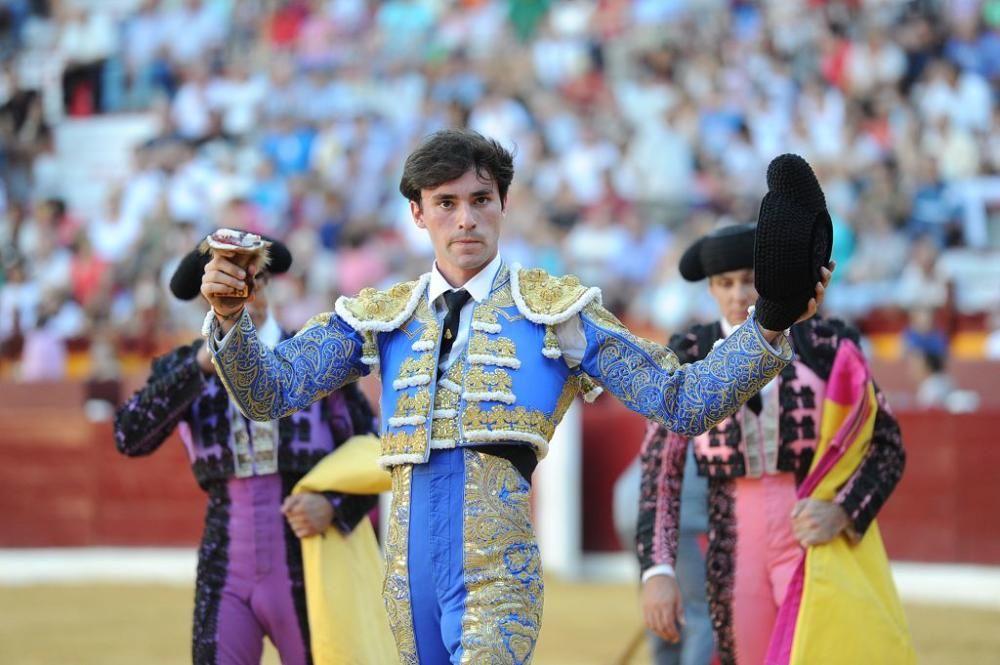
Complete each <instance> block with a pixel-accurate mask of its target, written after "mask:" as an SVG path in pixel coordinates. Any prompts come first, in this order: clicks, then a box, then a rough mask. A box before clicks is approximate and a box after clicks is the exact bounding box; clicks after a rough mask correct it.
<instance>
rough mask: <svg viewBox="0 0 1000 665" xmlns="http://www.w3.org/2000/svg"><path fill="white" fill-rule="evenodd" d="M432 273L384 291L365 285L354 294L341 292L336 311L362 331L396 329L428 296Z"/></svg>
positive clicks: (349, 323) (353, 326) (348, 322)
mask: <svg viewBox="0 0 1000 665" xmlns="http://www.w3.org/2000/svg"><path fill="white" fill-rule="evenodd" d="M429 281H430V273H427V274H425V275H421V277H420V279H417V280H414V281H412V282H401V283H399V284H396V285H395V286H393V287H391V288H389V289H386V290H384V291H380V290H378V289H362V291H361V292H360V293H359V294H358V295H357V296H356V297H354V298H347V297H344V296H341V297H340V298H338V299H337V304H336V307H335V309H336V311H337V314H338V315H339V316H340V318H342V319H344V321H346V322H347V324H348V325H350V326H351V327H352V328H354V329H355V330H357V331H358V332H389V331H390V330H395V329H396V328H399V327H400V326H401V325H403V324H404V323H406V321H407V320H408V319H409V318H410V317H411V316H412V315H413V312H414V310H415V309H416V308H417V305H418V304H419V303H420V298H422V297H426V294H427V283H428V282H429Z"/></svg>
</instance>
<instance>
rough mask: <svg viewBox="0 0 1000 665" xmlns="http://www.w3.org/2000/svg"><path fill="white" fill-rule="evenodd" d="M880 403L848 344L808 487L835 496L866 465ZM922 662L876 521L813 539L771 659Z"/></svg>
mask: <svg viewBox="0 0 1000 665" xmlns="http://www.w3.org/2000/svg"><path fill="white" fill-rule="evenodd" d="M877 408H878V403H877V399H876V397H875V388H874V384H873V383H872V381H871V377H870V375H869V373H868V369H867V366H866V365H865V363H864V357H863V356H862V355H861V352H860V350H859V349H858V348H857V347H856V346H855V345H854V344H849V343H843V344H841V346H840V348H839V349H838V352H837V357H836V359H835V362H834V369H833V371H832V372H831V376H830V381H829V383H828V387H827V396H826V399H825V400H824V402H823V415H822V418H821V424H820V440H819V444H818V446H817V449H816V455H815V457H814V458H813V462H812V466H811V468H810V472H809V477H807V478H806V480H805V481H804V482H803V487H802V489H803V490H804V491H808V495H809V496H810V497H811V498H814V499H821V500H823V501H833V500H834V499H835V498H836V496H837V493H838V491H839V490H840V488H842V487H843V486H844V484H845V483H846V482H847V480H848V479H849V478H850V477H851V475H852V474H853V473H854V471H855V469H857V468H858V466H860V464H861V462H862V461H863V459H864V457H865V454H866V453H867V452H868V448H869V446H870V445H871V439H872V432H873V430H874V425H875V413H876V410H877ZM838 451H842V452H838ZM809 487H811V488H812V489H811V491H809V490H808V489H807V488H809ZM797 582H798V583H799V584H800V585H801V586H799V584H797ZM797 591H800V593H801V595H799V594H797V593H796V592H797ZM796 602H798V603H799V605H798V607H797V608H796V609H797V612H796V609H792V608H794V606H795V604H796ZM786 614H787V618H788V619H789V620H790V621H791V622H792V623H791V624H786V626H790V625H794V631H793V632H792V634H791V635H789V633H788V632H787V631H783V630H782V623H783V617H784V615H786ZM789 637H791V644H789V643H788V639H789ZM780 642H784V648H781V645H780ZM789 647H790V649H789ZM916 662H917V658H916V652H915V651H914V649H913V645H912V643H911V639H910V631H909V628H908V627H907V622H906V616H905V615H904V614H903V607H902V605H901V603H900V601H899V596H898V595H897V594H896V586H895V584H894V583H893V579H892V571H891V570H890V569H889V559H888V557H887V556H886V553H885V548H884V546H883V545H882V536H881V534H880V533H879V528H878V524H877V523H876V521H874V520H873V521H872V523H871V524H870V525H869V527H868V530H867V531H866V532H865V534H864V536H863V537H862V538H861V540H860V542H857V543H852V542H850V541H849V540H848V539H847V538H846V537H838V538H834V539H833V540H831V541H830V542H828V543H825V544H823V545H818V546H815V547H809V548H808V549H807V550H806V553H805V561H804V564H803V568H802V570H801V577H799V576H798V575H797V576H796V578H795V579H793V582H792V585H791V586H790V588H789V591H788V595H787V596H786V598H785V601H784V603H783V605H782V608H781V610H780V611H779V620H778V626H777V627H776V629H775V635H773V636H772V642H771V653H769V654H768V660H767V665H786V664H787V665H855V664H857V663H878V664H879V665H913V664H915V663H916Z"/></svg>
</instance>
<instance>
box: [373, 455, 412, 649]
mask: <svg viewBox="0 0 1000 665" xmlns="http://www.w3.org/2000/svg"><path fill="white" fill-rule="evenodd" d="M412 471H413V467H411V466H410V465H408V464H404V465H401V466H394V467H392V470H391V472H390V473H391V474H392V508H391V515H390V516H389V533H388V535H387V537H386V541H385V580H384V581H383V584H382V600H383V602H384V603H385V611H386V614H387V615H388V616H389V627H390V628H391V629H392V634H393V637H394V638H395V640H396V649H397V651H399V662H400V663H401V664H402V665H419V660H418V659H417V639H416V635H415V633H414V630H413V607H412V606H411V605H410V575H409V570H408V568H407V552H408V549H409V541H408V538H407V535H408V533H409V530H410V485H411V482H410V479H411V474H412Z"/></svg>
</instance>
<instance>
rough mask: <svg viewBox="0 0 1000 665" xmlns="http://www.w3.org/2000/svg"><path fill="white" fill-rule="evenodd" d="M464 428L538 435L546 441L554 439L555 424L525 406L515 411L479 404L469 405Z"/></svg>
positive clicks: (503, 407) (463, 414)
mask: <svg viewBox="0 0 1000 665" xmlns="http://www.w3.org/2000/svg"><path fill="white" fill-rule="evenodd" d="M462 427H464V428H465V430H466V431H467V432H468V431H469V430H491V431H501V432H502V431H515V432H525V433H528V434H537V435H538V436H540V437H542V438H544V439H545V440H546V441H548V440H549V439H551V438H552V433H553V432H554V431H555V428H556V427H555V423H554V422H553V420H552V419H550V418H548V417H546V415H545V414H544V413H542V412H541V411H535V410H529V409H526V408H524V407H523V406H518V407H515V408H513V409H511V408H510V407H506V406H502V405H499V404H497V405H495V406H493V407H491V408H489V409H483V408H482V407H480V406H479V405H477V404H467V405H466V407H465V411H464V412H463V413H462Z"/></svg>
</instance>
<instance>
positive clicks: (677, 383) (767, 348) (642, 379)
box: [580, 303, 792, 436]
mask: <svg viewBox="0 0 1000 665" xmlns="http://www.w3.org/2000/svg"><path fill="white" fill-rule="evenodd" d="M580 319H581V321H582V324H583V330H584V335H585V336H586V342H587V347H586V351H585V352H584V356H583V362H582V367H583V370H584V371H585V372H586V373H587V374H589V375H590V376H591V377H593V378H594V379H595V380H597V381H598V382H600V384H601V385H602V386H604V388H605V389H607V390H609V391H610V392H611V394H613V395H614V396H615V397H617V398H618V399H619V400H621V402H622V403H623V404H624V405H625V406H627V407H628V408H630V409H631V410H633V411H635V412H637V413H639V414H640V415H643V416H645V417H646V418H649V419H651V420H655V421H657V422H659V423H662V424H664V425H666V426H667V427H668V428H669V429H671V430H673V431H674V432H677V433H679V434H684V435H687V436H696V435H698V434H701V433H702V432H704V431H706V430H708V429H709V428H711V427H712V426H714V425H715V424H717V423H719V422H720V421H722V420H723V419H725V418H727V417H729V416H730V415H732V414H733V413H735V412H736V410H737V409H738V408H739V407H740V405H741V404H743V403H744V402H746V401H747V400H748V399H750V397H752V396H753V395H755V394H757V393H758V392H760V389H761V388H762V387H764V385H765V384H766V383H767V382H768V381H770V380H771V379H773V378H774V377H775V376H777V375H778V373H779V372H780V371H781V370H782V369H783V368H784V367H785V366H786V365H787V364H788V363H789V362H790V361H791V359H792V350H791V347H790V346H789V344H788V340H787V339H786V338H785V337H784V336H783V335H782V336H780V337H779V338H778V340H777V341H776V344H777V346H778V350H776V349H775V348H774V347H772V346H771V345H770V344H769V343H768V342H767V341H766V340H765V339H764V337H763V335H762V333H761V331H760V327H759V326H758V325H757V323H756V321H755V320H754V317H753V316H751V317H750V318H749V319H747V322H746V323H745V324H743V325H742V326H740V327H739V328H737V329H736V331H735V332H733V334H732V335H730V336H729V337H728V338H727V339H726V340H725V341H723V342H722V343H720V344H719V345H717V346H716V347H715V348H714V349H713V350H712V351H711V353H709V354H708V356H707V357H706V358H705V359H703V360H700V361H698V362H694V363H690V364H683V365H682V364H681V363H680V362H678V360H677V357H676V356H675V355H674V353H673V352H672V351H671V350H670V349H668V348H667V347H665V346H662V345H659V344H656V343H654V342H651V341H649V340H645V339H642V338H641V337H637V336H636V335H633V334H632V333H631V332H630V331H629V330H628V329H627V328H625V326H623V325H622V324H621V322H619V321H618V319H617V318H615V317H614V315H612V314H611V313H610V312H608V311H607V310H606V309H604V308H603V307H602V306H601V305H598V304H597V303H592V304H590V305H588V306H587V307H586V308H585V309H584V310H583V312H581V314H580Z"/></svg>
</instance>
